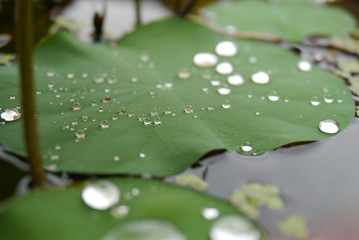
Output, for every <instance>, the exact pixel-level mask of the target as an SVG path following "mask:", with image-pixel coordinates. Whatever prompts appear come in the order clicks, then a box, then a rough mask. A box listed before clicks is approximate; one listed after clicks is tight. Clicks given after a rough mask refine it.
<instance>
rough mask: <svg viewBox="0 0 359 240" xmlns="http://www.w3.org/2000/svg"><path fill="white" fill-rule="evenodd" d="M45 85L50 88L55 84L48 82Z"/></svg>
mask: <svg viewBox="0 0 359 240" xmlns="http://www.w3.org/2000/svg"><path fill="white" fill-rule="evenodd" d="M47 86H48V87H49V88H50V89H51V90H52V88H53V87H54V86H55V83H54V82H49V83H48V84H47Z"/></svg>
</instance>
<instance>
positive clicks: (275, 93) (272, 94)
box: [267, 91, 279, 102]
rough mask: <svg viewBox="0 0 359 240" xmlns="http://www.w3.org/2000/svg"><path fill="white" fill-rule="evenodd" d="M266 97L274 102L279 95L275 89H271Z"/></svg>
mask: <svg viewBox="0 0 359 240" xmlns="http://www.w3.org/2000/svg"><path fill="white" fill-rule="evenodd" d="M267 98H268V99H269V101H272V102H276V101H278V100H279V95H278V93H277V92H276V91H272V92H271V93H269V94H268V96H267Z"/></svg>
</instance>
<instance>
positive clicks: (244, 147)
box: [241, 142, 253, 152]
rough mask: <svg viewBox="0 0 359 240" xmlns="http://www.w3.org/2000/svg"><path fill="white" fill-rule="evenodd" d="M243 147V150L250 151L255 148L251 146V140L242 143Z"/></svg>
mask: <svg viewBox="0 0 359 240" xmlns="http://www.w3.org/2000/svg"><path fill="white" fill-rule="evenodd" d="M241 149H242V151H243V152H250V151H252V150H253V147H252V146H251V144H250V142H245V143H243V144H242V146H241Z"/></svg>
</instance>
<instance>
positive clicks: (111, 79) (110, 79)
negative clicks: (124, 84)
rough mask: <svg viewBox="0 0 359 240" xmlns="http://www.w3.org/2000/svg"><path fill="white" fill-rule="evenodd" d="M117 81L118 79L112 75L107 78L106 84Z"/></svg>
mask: <svg viewBox="0 0 359 240" xmlns="http://www.w3.org/2000/svg"><path fill="white" fill-rule="evenodd" d="M117 81H118V80H117V78H116V77H115V76H112V77H110V78H109V79H107V82H108V84H115V83H117Z"/></svg>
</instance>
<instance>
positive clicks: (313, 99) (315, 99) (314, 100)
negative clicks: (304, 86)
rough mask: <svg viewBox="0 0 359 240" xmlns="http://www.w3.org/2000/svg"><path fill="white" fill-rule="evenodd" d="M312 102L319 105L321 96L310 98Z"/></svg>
mask: <svg viewBox="0 0 359 240" xmlns="http://www.w3.org/2000/svg"><path fill="white" fill-rule="evenodd" d="M310 104H312V105H313V106H318V105H319V104H320V101H319V97H318V96H314V97H312V99H310Z"/></svg>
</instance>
